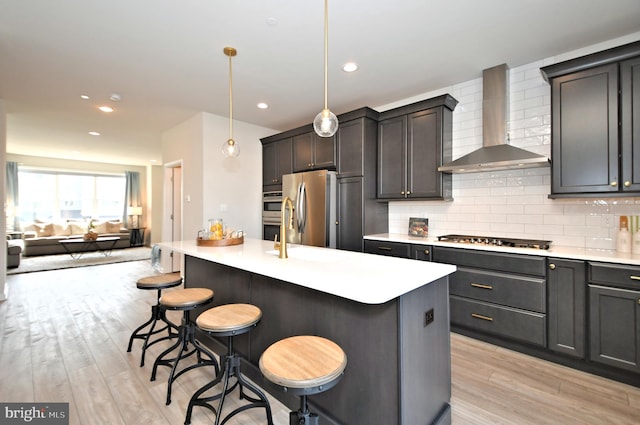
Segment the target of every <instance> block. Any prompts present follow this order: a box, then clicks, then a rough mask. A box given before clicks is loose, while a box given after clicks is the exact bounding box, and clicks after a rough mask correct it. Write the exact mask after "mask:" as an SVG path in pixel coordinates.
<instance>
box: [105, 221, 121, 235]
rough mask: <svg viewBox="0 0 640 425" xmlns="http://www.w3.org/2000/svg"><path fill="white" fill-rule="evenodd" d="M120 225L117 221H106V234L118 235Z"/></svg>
mask: <svg viewBox="0 0 640 425" xmlns="http://www.w3.org/2000/svg"><path fill="white" fill-rule="evenodd" d="M121 227H122V223H120V222H119V221H117V222H116V221H107V233H120V228H121Z"/></svg>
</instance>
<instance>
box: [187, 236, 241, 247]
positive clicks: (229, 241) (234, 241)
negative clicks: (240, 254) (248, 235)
mask: <svg viewBox="0 0 640 425" xmlns="http://www.w3.org/2000/svg"><path fill="white" fill-rule="evenodd" d="M196 242H198V246H231V245H240V244H243V243H244V236H240V237H239V238H226V239H219V240H212V239H202V238H197V239H196Z"/></svg>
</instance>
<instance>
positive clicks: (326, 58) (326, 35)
mask: <svg viewBox="0 0 640 425" xmlns="http://www.w3.org/2000/svg"><path fill="white" fill-rule="evenodd" d="M328 51H329V0H324V109H328V108H327V105H328V104H329V103H328V102H327V91H328V90H327V84H328V83H327V80H328V78H329V71H328V61H329V53H328Z"/></svg>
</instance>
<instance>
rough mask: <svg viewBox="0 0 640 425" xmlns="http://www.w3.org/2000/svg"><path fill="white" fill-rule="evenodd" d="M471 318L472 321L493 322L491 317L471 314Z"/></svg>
mask: <svg viewBox="0 0 640 425" xmlns="http://www.w3.org/2000/svg"><path fill="white" fill-rule="evenodd" d="M471 317H473V318H474V319H480V320H486V321H487V322H493V317H489V316H483V315H482V314H476V313H471Z"/></svg>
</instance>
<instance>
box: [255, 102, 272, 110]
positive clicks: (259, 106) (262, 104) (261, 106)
mask: <svg viewBox="0 0 640 425" xmlns="http://www.w3.org/2000/svg"><path fill="white" fill-rule="evenodd" d="M257 106H258V108H260V109H267V108H268V107H269V105H267V104H266V103H264V102H260V103H258V105H257Z"/></svg>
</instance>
